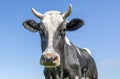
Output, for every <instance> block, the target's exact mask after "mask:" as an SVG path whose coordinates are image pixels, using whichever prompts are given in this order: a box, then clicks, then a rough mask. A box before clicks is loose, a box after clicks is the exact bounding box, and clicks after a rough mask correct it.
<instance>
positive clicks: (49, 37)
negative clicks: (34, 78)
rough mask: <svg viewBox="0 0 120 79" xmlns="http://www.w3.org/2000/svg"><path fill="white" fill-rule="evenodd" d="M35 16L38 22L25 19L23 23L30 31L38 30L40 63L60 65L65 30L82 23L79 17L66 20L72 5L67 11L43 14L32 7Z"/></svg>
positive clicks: (72, 28) (47, 65) (74, 28)
mask: <svg viewBox="0 0 120 79" xmlns="http://www.w3.org/2000/svg"><path fill="white" fill-rule="evenodd" d="M32 11H33V13H34V15H35V16H37V17H38V18H40V19H41V22H40V23H36V22H35V21H34V20H27V21H25V22H24V23H23V25H24V26H25V28H27V29H28V30H30V31H32V32H36V31H39V32H40V36H41V44H42V46H41V47H42V52H43V54H42V56H41V60H40V63H41V65H44V66H46V67H56V66H59V65H60V59H61V58H60V55H61V53H63V52H62V51H63V48H64V42H65V39H64V37H65V31H66V30H68V31H73V30H76V29H78V28H79V27H81V26H82V25H83V21H82V20H80V19H73V20H72V21H70V22H66V18H67V17H68V16H69V15H70V13H71V11H72V6H70V7H69V9H68V11H67V12H65V13H61V12H58V11H48V12H46V13H45V14H40V13H39V12H37V11H36V10H34V9H32Z"/></svg>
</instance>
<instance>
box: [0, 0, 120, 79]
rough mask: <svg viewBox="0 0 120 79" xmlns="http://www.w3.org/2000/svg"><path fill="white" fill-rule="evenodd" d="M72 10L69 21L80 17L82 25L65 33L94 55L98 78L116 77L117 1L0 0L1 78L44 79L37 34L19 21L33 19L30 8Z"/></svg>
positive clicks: (119, 48) (119, 52)
mask: <svg viewBox="0 0 120 79" xmlns="http://www.w3.org/2000/svg"><path fill="white" fill-rule="evenodd" d="M70 3H71V4H72V5H73V12H72V14H71V16H69V17H68V19H67V20H68V21H70V20H71V19H73V18H76V17H77V18H81V19H83V20H84V22H85V25H84V26H83V27H82V28H81V29H79V30H77V31H75V32H67V37H68V38H69V39H70V40H71V41H72V42H73V43H74V44H75V45H76V46H79V47H81V48H82V47H87V48H89V49H90V50H91V52H92V56H93V57H94V59H95V61H96V64H97V68H98V72H99V79H119V73H120V4H119V3H120V0H9V1H8V0H1V1H0V10H1V11H0V79H44V75H43V66H41V65H40V64H39V60H40V56H41V49H40V48H41V47H40V44H41V42H40V37H39V34H38V33H32V32H29V31H27V30H26V29H24V27H23V26H22V22H23V21H25V20H27V19H34V20H36V21H37V22H39V21H40V20H39V19H38V18H36V17H35V16H34V15H33V14H32V12H31V8H32V7H33V8H35V9H36V10H38V11H40V12H41V13H44V12H46V11H48V10H58V11H61V12H64V11H66V10H67V9H68V6H69V4H70Z"/></svg>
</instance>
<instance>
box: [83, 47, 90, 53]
mask: <svg viewBox="0 0 120 79" xmlns="http://www.w3.org/2000/svg"><path fill="white" fill-rule="evenodd" d="M83 49H85V50H86V51H87V52H88V53H89V54H90V55H92V54H91V51H90V49H88V48H83Z"/></svg>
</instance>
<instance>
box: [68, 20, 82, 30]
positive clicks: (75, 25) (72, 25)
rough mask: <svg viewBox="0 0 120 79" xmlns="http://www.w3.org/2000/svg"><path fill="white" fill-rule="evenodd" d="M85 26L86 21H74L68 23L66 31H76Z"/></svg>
mask: <svg viewBox="0 0 120 79" xmlns="http://www.w3.org/2000/svg"><path fill="white" fill-rule="evenodd" d="M83 25H84V21H83V20H81V19H78V18H74V19H72V20H71V21H70V22H68V23H67V25H66V29H67V31H75V30H77V29H79V28H81V27H82V26H83Z"/></svg>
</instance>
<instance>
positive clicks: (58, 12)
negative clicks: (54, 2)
mask: <svg viewBox="0 0 120 79" xmlns="http://www.w3.org/2000/svg"><path fill="white" fill-rule="evenodd" d="M60 13H61V12H60V11H54V10H51V11H48V12H46V13H44V15H60Z"/></svg>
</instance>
